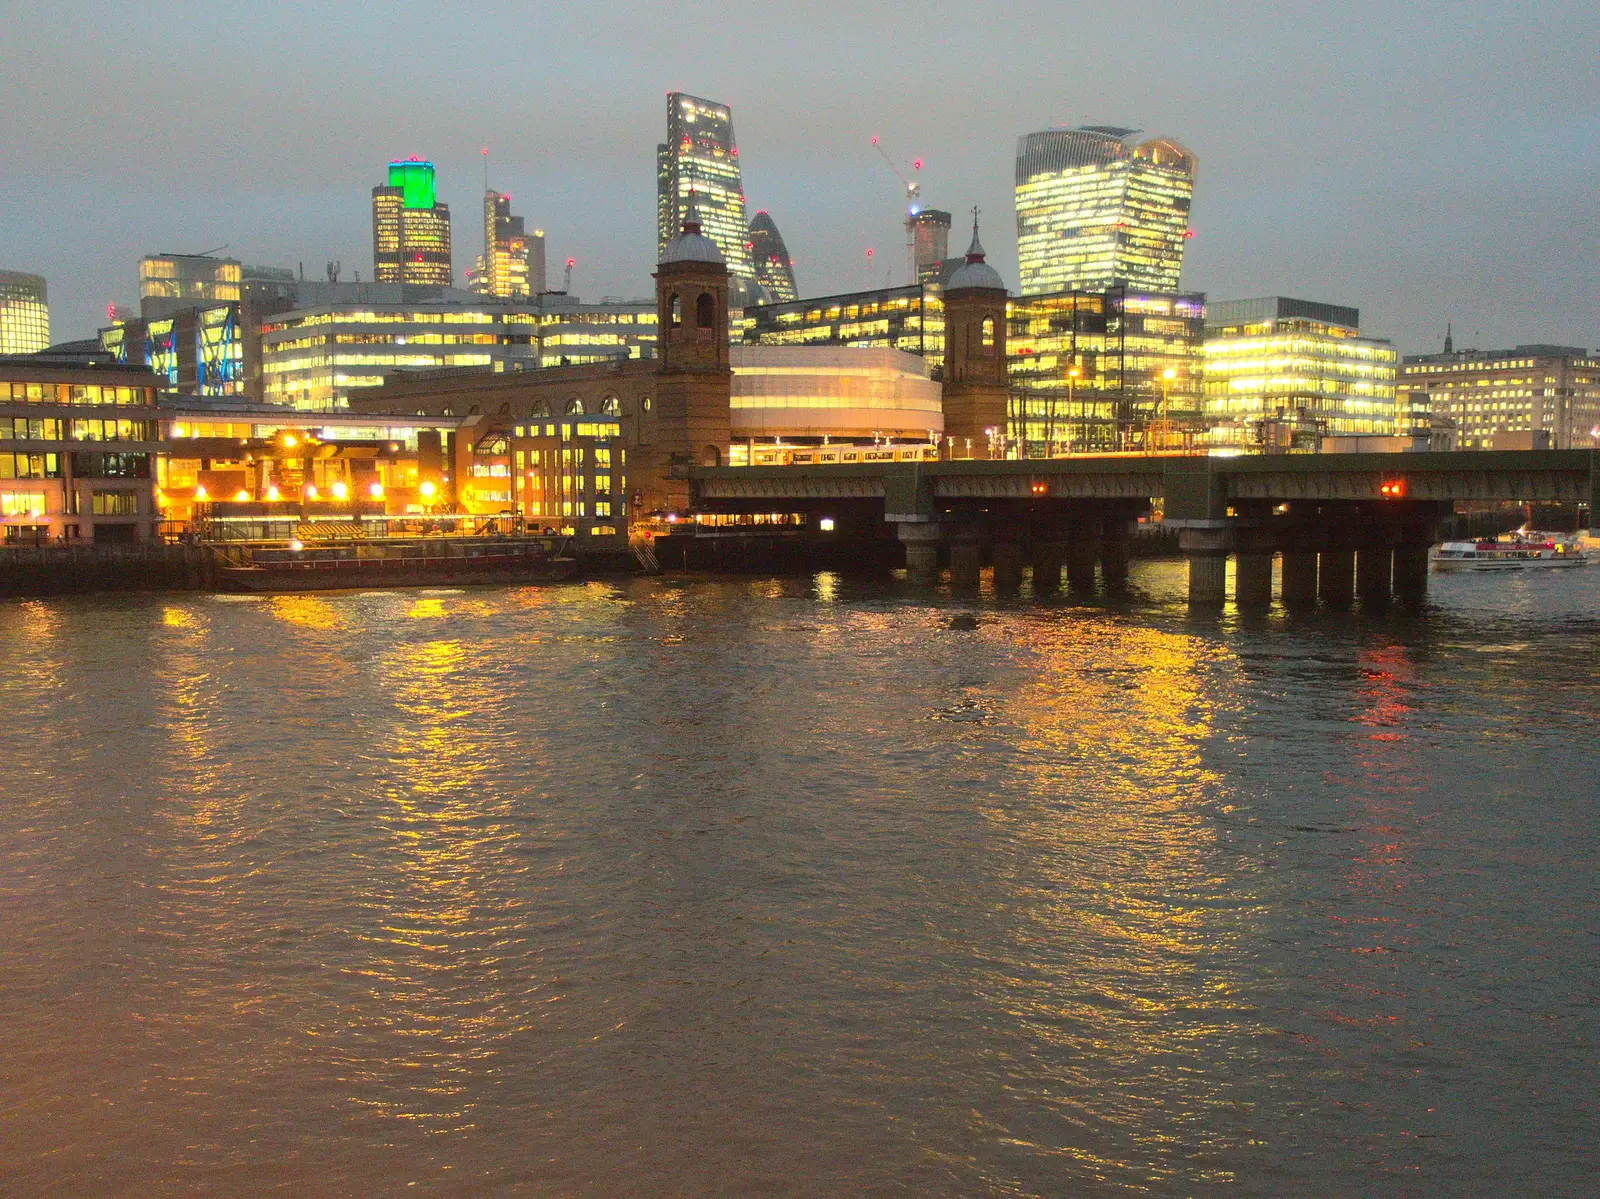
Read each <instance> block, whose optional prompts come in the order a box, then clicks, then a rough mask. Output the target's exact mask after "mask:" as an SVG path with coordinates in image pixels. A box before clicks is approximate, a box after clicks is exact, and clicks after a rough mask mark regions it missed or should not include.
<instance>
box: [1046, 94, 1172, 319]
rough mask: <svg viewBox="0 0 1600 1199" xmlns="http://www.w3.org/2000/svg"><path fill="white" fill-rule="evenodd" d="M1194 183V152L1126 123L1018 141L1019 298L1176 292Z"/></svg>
mask: <svg viewBox="0 0 1600 1199" xmlns="http://www.w3.org/2000/svg"><path fill="white" fill-rule="evenodd" d="M1194 179H1195V156H1194V154H1193V153H1191V152H1190V151H1189V150H1187V149H1185V148H1184V147H1183V146H1181V145H1179V144H1178V143H1177V142H1175V141H1172V140H1171V139H1169V138H1160V137H1155V138H1146V137H1144V136H1143V135H1141V134H1140V133H1138V132H1137V131H1136V130H1132V129H1121V128H1117V127H1115V126H1109V125H1085V126H1083V127H1082V128H1080V129H1047V130H1045V131H1044V132H1042V133H1029V134H1025V135H1024V136H1022V137H1020V138H1018V139H1017V182H1016V188H1017V190H1016V202H1017V259H1018V263H1017V265H1018V275H1019V286H1020V288H1021V291H1022V294H1023V295H1045V294H1050V293H1053V292H1062V291H1104V290H1106V289H1107V288H1111V287H1130V288H1141V289H1147V290H1151V291H1167V292H1172V291H1177V289H1178V274H1179V271H1180V269H1181V268H1182V266H1183V247H1184V242H1185V241H1186V240H1187V239H1188V238H1189V236H1190V229H1189V205H1190V201H1191V200H1192V199H1193V197H1194Z"/></svg>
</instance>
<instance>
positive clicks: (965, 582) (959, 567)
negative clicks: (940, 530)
mask: <svg viewBox="0 0 1600 1199" xmlns="http://www.w3.org/2000/svg"><path fill="white" fill-rule="evenodd" d="M981 564H982V554H981V552H980V548H979V544H978V529H977V526H976V525H972V524H959V525H956V526H955V527H954V528H952V529H951V530H950V585H951V586H952V587H955V588H958V589H960V590H963V591H976V590H977V589H978V575H979V571H980V569H981Z"/></svg>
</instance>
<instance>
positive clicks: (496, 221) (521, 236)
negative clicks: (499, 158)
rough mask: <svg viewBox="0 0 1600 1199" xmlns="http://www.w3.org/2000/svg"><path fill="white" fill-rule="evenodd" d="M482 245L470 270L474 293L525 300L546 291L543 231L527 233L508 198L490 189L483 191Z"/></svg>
mask: <svg viewBox="0 0 1600 1199" xmlns="http://www.w3.org/2000/svg"><path fill="white" fill-rule="evenodd" d="M483 246H484V250H483V254H482V256H481V257H479V259H478V264H477V267H476V269H475V270H474V271H473V273H472V286H471V290H472V291H473V292H475V293H477V294H478V295H481V296H493V297H495V298H497V299H502V300H526V299H528V298H530V297H531V296H536V295H539V294H540V293H542V292H543V291H544V290H545V279H544V230H542V229H535V230H534V231H533V232H532V233H529V232H528V231H527V230H526V229H525V228H524V227H523V223H522V218H521V217H519V216H512V215H511V197H510V196H508V195H504V194H502V193H500V192H497V191H494V190H492V189H491V190H489V191H486V192H484V194H483ZM535 246H537V253H536V252H535Z"/></svg>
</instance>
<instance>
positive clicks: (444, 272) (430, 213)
mask: <svg viewBox="0 0 1600 1199" xmlns="http://www.w3.org/2000/svg"><path fill="white" fill-rule="evenodd" d="M372 268H373V269H372V275H373V278H374V280H376V281H377V282H379V283H432V284H437V285H439V286H441V287H449V286H450V283H451V259H450V206H449V205H448V204H440V203H439V202H438V198H437V195H436V194H435V188H434V178H433V163H431V162H423V161H421V160H420V159H416V158H411V159H407V160H405V161H403V162H391V163H390V164H389V182H388V184H387V186H384V187H375V188H373V189H372Z"/></svg>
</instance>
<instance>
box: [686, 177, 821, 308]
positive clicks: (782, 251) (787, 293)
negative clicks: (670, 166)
mask: <svg viewBox="0 0 1600 1199" xmlns="http://www.w3.org/2000/svg"><path fill="white" fill-rule="evenodd" d="M697 198H698V197H697ZM750 261H751V267H752V269H753V270H754V271H755V279H756V283H757V284H758V285H759V286H760V287H761V288H762V290H763V292H764V293H765V294H764V295H763V296H762V297H761V300H762V302H763V303H768V304H784V303H787V302H788V301H790V300H795V299H799V296H800V293H799V292H798V291H797V290H796V289H795V285H794V259H792V258H790V257H789V247H787V246H785V245H784V244H783V234H781V233H779V232H778V226H777V225H776V224H775V223H774V222H773V220H772V217H771V216H770V215H769V214H768V213H767V211H766V209H762V210H761V211H760V212H758V213H756V215H755V217H754V219H752V220H751V222H750Z"/></svg>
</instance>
